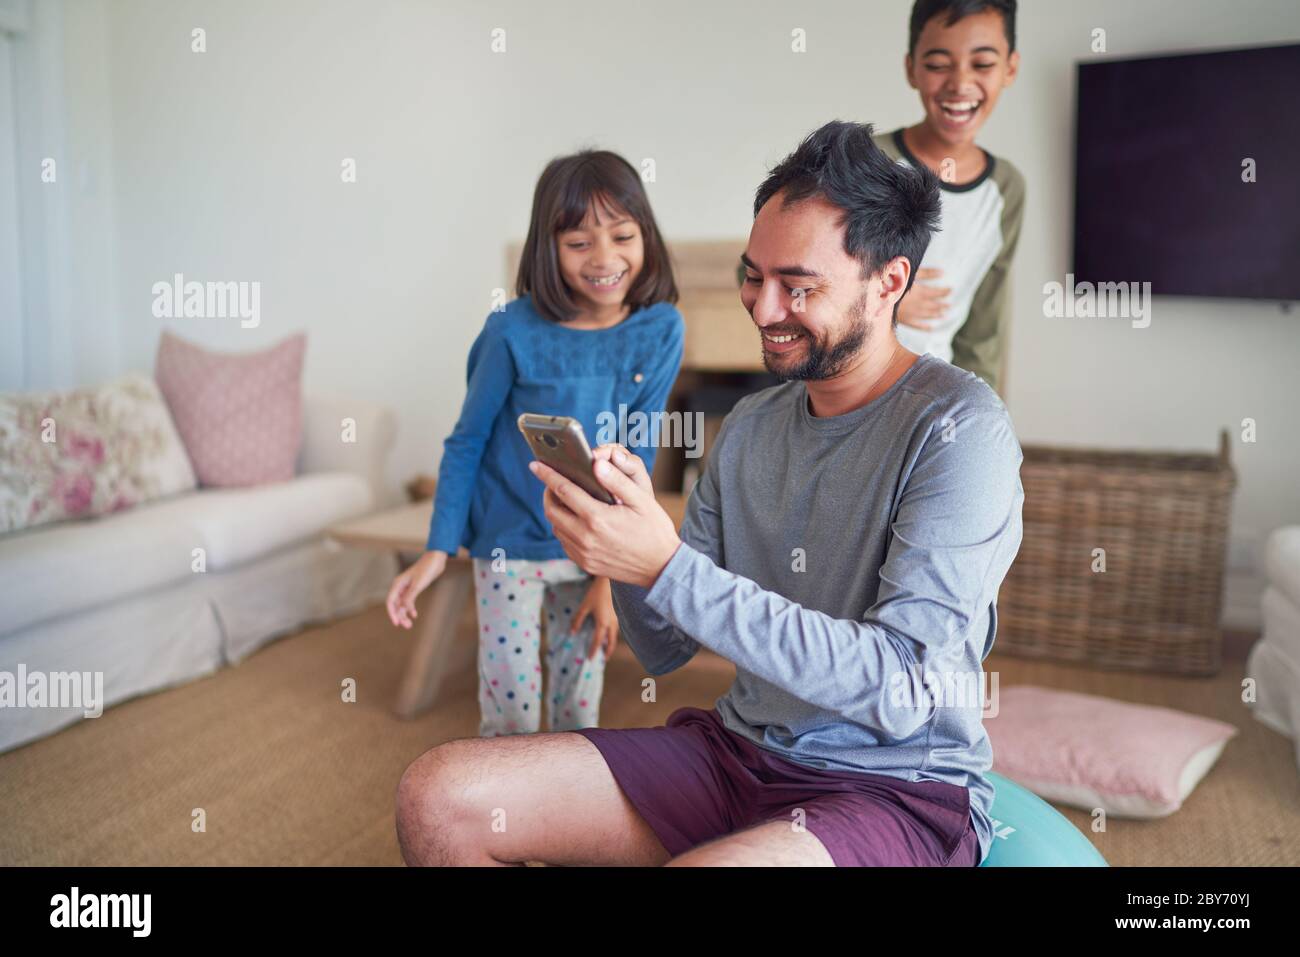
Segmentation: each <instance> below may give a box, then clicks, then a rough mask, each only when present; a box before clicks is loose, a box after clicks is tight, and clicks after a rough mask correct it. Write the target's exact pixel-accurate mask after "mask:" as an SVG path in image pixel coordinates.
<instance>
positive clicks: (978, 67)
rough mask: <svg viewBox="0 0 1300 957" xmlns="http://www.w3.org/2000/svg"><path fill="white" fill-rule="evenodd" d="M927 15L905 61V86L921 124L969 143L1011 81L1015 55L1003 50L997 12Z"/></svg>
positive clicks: (1016, 63) (1004, 40)
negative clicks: (915, 99)
mask: <svg viewBox="0 0 1300 957" xmlns="http://www.w3.org/2000/svg"><path fill="white" fill-rule="evenodd" d="M947 20H948V16H947V14H946V13H945V14H940V15H938V16H934V17H931V18H930V20H929V21H928V22H927V23H926V24H925V26H924V27H923V28H922V29H921V34H920V36H918V37H917V39H916V49H915V50H913V51H912V53H911V55H910V56H908V57H907V60H906V68H907V82H908V83H909V84H910V85H911V86H912V88H913V89H914V90H916V91H917V92H918V93H920V94H921V105H922V106H923V107H925V117H926V125H927V126H929V127H930V129H931V130H933V131H934V132H935V133H936V134H937V135H938V136H939V137H940V138H941V139H943V140H944V141H945V142H948V143H951V144H953V145H959V144H965V143H970V142H973V141H974V139H975V134H976V133H978V132H979V128H980V127H981V126H983V125H984V121H985V120H986V119H988V116H989V114H990V113H992V112H993V107H994V106H995V105H996V104H997V102H998V97H999V96H1001V95H1002V91H1003V90H1005V89H1006V88H1007V87H1009V86H1010V85H1011V84H1012V82H1013V81H1014V80H1015V78H1016V71H1017V70H1018V69H1019V66H1020V54H1019V53H1011V52H1010V51H1009V50H1008V43H1007V31H1006V24H1005V23H1004V22H1003V20H1002V14H1000V13H998V12H997V11H996V10H984V11H982V12H980V13H974V14H971V15H970V16H968V17H962V18H961V19H960V20H958V21H957V22H956V23H954V24H953V25H952V26H948V25H947Z"/></svg>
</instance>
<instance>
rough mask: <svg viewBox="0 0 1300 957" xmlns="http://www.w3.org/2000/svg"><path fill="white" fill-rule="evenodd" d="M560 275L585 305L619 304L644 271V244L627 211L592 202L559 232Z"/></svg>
mask: <svg viewBox="0 0 1300 957" xmlns="http://www.w3.org/2000/svg"><path fill="white" fill-rule="evenodd" d="M555 242H556V247H557V249H558V252H559V257H558V258H559V262H560V275H561V276H563V277H564V281H565V283H567V284H568V286H569V288H570V289H571V290H573V293H574V296H575V297H576V298H577V300H578V302H579V304H580V305H582V306H584V307H586V308H592V307H593V306H594V307H601V306H618V305H621V304H622V303H623V299H624V297H625V296H626V295H627V291H628V290H629V289H631V288H632V283H634V282H635V281H636V278H637V276H638V275H640V273H641V266H642V263H643V262H644V260H645V245H644V243H643V241H642V238H641V228H640V227H639V226H638V225H637V223H636V220H634V219H632V218H631V217H630V216H629V215H628V214H627V213H625V212H623V211H622V210H619V209H616V208H614V207H613V206H612V205H611V204H609V203H607V202H605V201H604V200H603V197H602V198H601V201H600V202H593V203H592V204H591V205H590V206H589V207H588V208H587V215H586V217H585V218H584V219H583V221H582V222H581V223H579V224H578V226H577V227H576V228H574V229H570V230H566V231H564V232H561V233H559V234H557V235H556V237H555Z"/></svg>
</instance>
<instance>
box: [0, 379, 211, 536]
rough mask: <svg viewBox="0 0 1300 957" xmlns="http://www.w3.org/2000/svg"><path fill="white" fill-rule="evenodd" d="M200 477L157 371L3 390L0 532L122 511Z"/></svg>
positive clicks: (0, 403)
mask: <svg viewBox="0 0 1300 957" xmlns="http://www.w3.org/2000/svg"><path fill="white" fill-rule="evenodd" d="M196 484H197V483H196V480H195V476H194V469H193V468H192V467H191V465H190V460H189V457H188V456H187V455H186V453H185V447H184V445H183V444H182V443H181V439H180V435H179V434H178V433H177V431H176V425H175V423H174V422H173V421H172V417H171V414H170V412H169V411H168V409H167V405H166V403H165V402H164V401H163V397H162V394H161V393H160V392H159V390H158V386H157V384H156V383H155V382H154V381H153V379H151V378H150V377H149V376H148V375H145V374H133V375H129V376H126V377H124V378H121V379H118V380H116V381H114V382H110V383H107V384H105V385H101V386H94V387H89V388H83V389H75V390H73V391H70V392H49V393H10V394H7V395H0V533H4V532H13V531H17V530H18V529H23V528H31V527H33V526H37V525H43V524H45V523H47V522H58V521H62V520H64V519H72V518H89V517H93V516H96V515H104V514H107V513H109V512H116V511H119V510H120V509H124V508H130V507H131V506H133V505H138V504H140V503H141V502H148V501H151V500H153V499H157V498H162V497H164V496H168V495H173V494H176V493H178V492H185V491H189V490H191V489H193V488H194V487H195V486H196Z"/></svg>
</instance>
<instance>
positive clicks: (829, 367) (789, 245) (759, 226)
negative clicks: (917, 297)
mask: <svg viewBox="0 0 1300 957" xmlns="http://www.w3.org/2000/svg"><path fill="white" fill-rule="evenodd" d="M782 198H783V194H782V193H777V194H776V195H775V196H773V197H772V198H771V199H769V200H768V201H767V203H765V204H764V206H763V208H762V209H760V210H759V211H758V216H757V217H755V219H754V227H753V229H751V230H750V233H749V245H748V246H747V247H746V249H745V252H744V253H743V254H742V255H741V261H742V262H743V263H744V264H745V283H744V285H743V286H742V287H741V290H740V301H741V302H742V303H743V304H744V306H745V308H746V309H747V310H748V311H749V315H750V316H751V317H752V318H753V320H754V324H755V325H756V326H758V330H759V335H760V337H761V341H762V347H763V364H764V365H765V366H766V367H767V370H768V371H769V372H771V373H772V374H773V375H775V376H777V377H779V378H781V379H783V380H790V379H829V378H832V377H833V376H836V375H838V374H840V373H841V372H842V371H844V369H845V368H847V367H848V366H849V365H850V364H852V363H853V361H854V359H855V358H856V357H857V356H859V355H860V354H861V352H862V350H863V348H864V347H865V346H866V344H867V343H868V342H870V341H873V337H877V338H878V337H879V336H881V335H883V334H887V333H888V332H889V330H890V322H891V316H892V310H893V303H894V301H896V300H897V298H898V297H897V296H892V297H890V296H889V292H888V290H887V289H885V288H884V285H885V284H884V283H882V281H881V280H880V279H879V277H872V278H871V279H863V278H862V265H861V263H859V262H858V260H857V259H854V258H853V257H852V256H850V255H849V254H848V253H846V252H845V251H844V227H843V225H841V224H840V217H841V215H842V214H841V212H840V210H839V209H837V208H836V207H834V206H832V205H831V204H830V203H829V202H827V201H826V200H825V199H823V198H821V197H811V198H809V199H805V200H803V201H801V202H798V203H795V204H794V205H793V206H788V207H783V205H782ZM900 261H901V262H902V263H903V264H906V262H907V261H906V260H895V263H898V262H900ZM904 269H906V267H905V265H904ZM906 276H907V273H906V271H904V272H903V279H902V281H903V283H904V284H905V283H906ZM894 281H895V282H896V281H897V277H894ZM886 282H888V280H886ZM899 288H900V289H901V286H900V287H899ZM882 330H883V331H882Z"/></svg>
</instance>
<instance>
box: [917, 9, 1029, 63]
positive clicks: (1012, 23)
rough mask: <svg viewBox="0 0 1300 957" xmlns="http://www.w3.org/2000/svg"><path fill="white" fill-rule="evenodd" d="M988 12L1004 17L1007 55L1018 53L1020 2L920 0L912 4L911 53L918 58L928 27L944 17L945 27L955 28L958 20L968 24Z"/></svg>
mask: <svg viewBox="0 0 1300 957" xmlns="http://www.w3.org/2000/svg"><path fill="white" fill-rule="evenodd" d="M985 10H996V11H997V12H998V13H1000V14H1002V27H1003V30H1004V31H1005V32H1006V35H1007V52H1008V53H1014V52H1015V49H1016V0H916V3H914V4H912V17H911V22H910V23H909V24H908V34H909V35H908V38H907V52H908V55H909V56H915V55H916V41H917V40H919V39H920V38H921V31H922V30H924V29H925V25H926V24H927V23H929V22H930V21H931V20H933V19H934V18H935V17H937V16H939V15H940V14H947V16H948V19H947V20H945V21H944V26H948V27H950V26H952V25H953V24H954V23H956V22H957V21H958V20H964V19H965V18H966V17H969V16H971V15H973V14H976V13H983V12H984V11H985Z"/></svg>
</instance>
